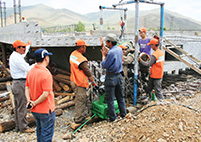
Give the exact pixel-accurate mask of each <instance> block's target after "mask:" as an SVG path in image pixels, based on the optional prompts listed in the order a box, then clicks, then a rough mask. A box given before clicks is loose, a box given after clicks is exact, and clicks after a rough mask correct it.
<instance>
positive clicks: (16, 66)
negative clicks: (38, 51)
mask: <svg viewBox="0 0 201 142" xmlns="http://www.w3.org/2000/svg"><path fill="white" fill-rule="evenodd" d="M29 48H30V46H27V47H26V52H25V54H19V53H18V52H16V51H13V53H12V54H11V55H10V58H9V66H10V73H11V77H12V78H13V79H19V78H26V76H27V72H28V71H29V70H30V69H31V68H32V67H33V66H34V64H33V65H31V66H30V65H29V64H28V63H27V62H26V61H25V60H24V57H25V56H26V54H27V53H28V50H29Z"/></svg>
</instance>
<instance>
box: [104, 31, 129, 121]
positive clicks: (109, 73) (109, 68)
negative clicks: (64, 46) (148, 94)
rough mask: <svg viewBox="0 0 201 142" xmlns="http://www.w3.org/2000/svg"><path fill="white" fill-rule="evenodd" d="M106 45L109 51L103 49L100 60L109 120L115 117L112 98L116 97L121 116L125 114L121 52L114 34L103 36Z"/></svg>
mask: <svg viewBox="0 0 201 142" xmlns="http://www.w3.org/2000/svg"><path fill="white" fill-rule="evenodd" d="M105 41H106V45H107V47H108V48H109V51H108V52H107V50H105V49H104V48H105V47H103V49H102V50H101V52H102V62H101V65H102V66H103V68H106V77H105V82H104V85H105V93H106V100H107V105H108V114H109V119H110V121H111V122H112V121H114V120H115V119H117V115H116V113H115V107H114V98H115V97H116V99H117V102H118V106H119V110H120V114H121V117H122V118H123V117H125V116H126V106H125V101H124V97H123V96H124V95H123V77H122V74H121V72H122V69H123V65H122V63H123V62H122V59H123V52H122V49H121V48H120V47H118V46H117V37H116V35H115V34H108V35H107V36H106V38H105Z"/></svg>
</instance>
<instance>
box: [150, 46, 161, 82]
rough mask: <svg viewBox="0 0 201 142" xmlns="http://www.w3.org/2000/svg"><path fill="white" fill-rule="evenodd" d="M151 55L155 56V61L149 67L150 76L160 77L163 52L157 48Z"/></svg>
mask: <svg viewBox="0 0 201 142" xmlns="http://www.w3.org/2000/svg"><path fill="white" fill-rule="evenodd" d="M152 55H154V56H155V57H156V63H155V64H153V65H152V66H151V68H150V77H151V78H157V79H160V78H162V77H163V67H164V54H163V52H162V51H161V50H160V49H158V50H156V51H155V52H154V53H153V54H152Z"/></svg>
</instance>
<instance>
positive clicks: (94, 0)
mask: <svg viewBox="0 0 201 142" xmlns="http://www.w3.org/2000/svg"><path fill="white" fill-rule="evenodd" d="M1 1H2V2H6V6H7V7H13V0H1ZM119 1H123V2H126V1H132V0H21V5H22V6H30V5H36V4H40V3H42V4H45V5H47V6H50V7H52V8H55V9H61V8H65V9H68V10H71V11H73V12H76V13H80V14H86V13H90V12H98V11H99V6H100V5H101V6H106V7H112V5H113V4H117V3H119ZM147 1H148V0H147ZM153 1H154V2H164V3H165V5H164V8H165V10H166V9H167V10H170V11H172V12H177V13H179V14H181V15H183V16H187V17H190V18H192V19H194V20H197V21H201V16H200V14H201V0H153ZM16 2H17V3H18V0H16ZM121 8H128V10H135V4H134V3H133V4H129V5H123V6H121ZM155 8H160V6H159V5H152V4H143V3H140V5H139V10H151V9H155Z"/></svg>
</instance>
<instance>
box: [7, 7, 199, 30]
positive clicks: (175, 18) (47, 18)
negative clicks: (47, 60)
mask: <svg viewBox="0 0 201 142" xmlns="http://www.w3.org/2000/svg"><path fill="white" fill-rule="evenodd" d="M22 16H25V17H26V18H27V20H29V21H38V23H39V25H41V26H42V27H51V26H64V25H70V24H77V23H78V22H79V21H81V22H82V23H84V24H85V26H86V29H87V30H90V29H92V24H94V25H95V26H96V29H99V19H100V13H99V12H92V13H88V14H84V15H82V14H79V13H76V12H73V11H70V10H68V9H54V8H52V7H49V6H46V5H43V4H38V5H34V6H26V7H22ZM121 17H123V12H119V11H113V10H104V11H103V21H104V29H108V28H110V29H116V30H119V29H120V26H119V22H120V18H121ZM139 17H140V22H139V27H146V28H148V29H150V28H152V29H159V27H160V9H154V10H147V11H140V16H139ZM17 20H19V16H18V17H17ZM13 23H14V16H13V8H8V9H7V25H10V24H13ZM134 27H135V11H132V10H128V12H127V31H129V32H133V31H134ZM164 27H166V28H167V29H172V30H201V23H200V22H198V21H195V20H193V19H191V18H189V17H185V16H183V15H180V14H178V13H174V12H171V11H168V10H165V14H164Z"/></svg>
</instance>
